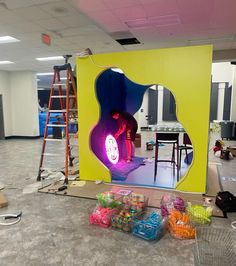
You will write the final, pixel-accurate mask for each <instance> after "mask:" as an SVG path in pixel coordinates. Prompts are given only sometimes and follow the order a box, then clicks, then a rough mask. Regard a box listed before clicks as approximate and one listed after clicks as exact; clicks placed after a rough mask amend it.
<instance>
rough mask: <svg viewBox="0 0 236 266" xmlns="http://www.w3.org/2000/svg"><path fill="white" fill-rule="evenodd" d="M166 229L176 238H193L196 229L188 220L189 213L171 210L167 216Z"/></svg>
mask: <svg viewBox="0 0 236 266" xmlns="http://www.w3.org/2000/svg"><path fill="white" fill-rule="evenodd" d="M168 231H169V232H170V235H171V236H173V237H174V238H178V239H194V238H195V235H196V229H195V227H194V226H193V225H192V224H191V222H190V217H189V215H187V214H185V213H181V212H179V211H177V210H172V211H171V212H170V215H169V216H168Z"/></svg>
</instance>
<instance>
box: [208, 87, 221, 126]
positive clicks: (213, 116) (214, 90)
mask: <svg viewBox="0 0 236 266" xmlns="http://www.w3.org/2000/svg"><path fill="white" fill-rule="evenodd" d="M218 90H219V83H218V82H213V83H212V84H211V105H210V122H212V121H213V120H217V110H218Z"/></svg>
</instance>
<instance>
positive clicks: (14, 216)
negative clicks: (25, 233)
mask: <svg viewBox="0 0 236 266" xmlns="http://www.w3.org/2000/svg"><path fill="white" fill-rule="evenodd" d="M21 216H22V212H19V213H17V214H0V218H4V219H5V220H9V219H10V220H12V219H14V220H12V221H10V222H1V221H0V225H13V224H17V223H18V222H19V221H20V220H21Z"/></svg>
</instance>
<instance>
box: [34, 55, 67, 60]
mask: <svg viewBox="0 0 236 266" xmlns="http://www.w3.org/2000/svg"><path fill="white" fill-rule="evenodd" d="M36 60H38V61H53V60H64V57H63V56H61V55H60V56H49V57H38V58H36Z"/></svg>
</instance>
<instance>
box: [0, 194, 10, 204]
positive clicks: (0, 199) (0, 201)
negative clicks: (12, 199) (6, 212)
mask: <svg viewBox="0 0 236 266" xmlns="http://www.w3.org/2000/svg"><path fill="white" fill-rule="evenodd" d="M7 205H8V202H7V200H6V198H5V196H4V195H3V193H2V192H0V208H3V207H6V206H7Z"/></svg>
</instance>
